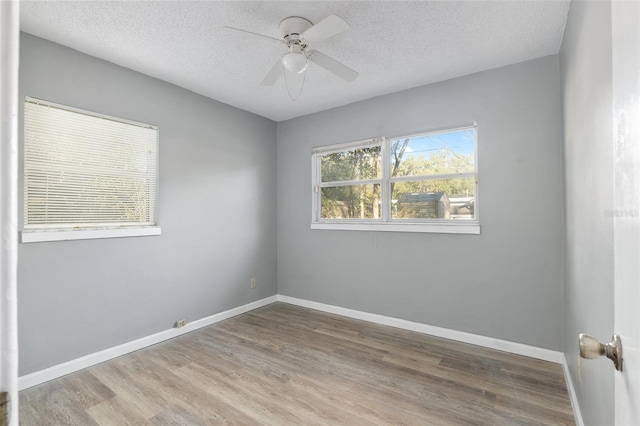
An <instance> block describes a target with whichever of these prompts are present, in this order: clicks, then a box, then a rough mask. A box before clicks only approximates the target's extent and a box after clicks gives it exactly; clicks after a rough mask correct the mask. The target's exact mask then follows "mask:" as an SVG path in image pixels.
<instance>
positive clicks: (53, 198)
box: [22, 98, 160, 242]
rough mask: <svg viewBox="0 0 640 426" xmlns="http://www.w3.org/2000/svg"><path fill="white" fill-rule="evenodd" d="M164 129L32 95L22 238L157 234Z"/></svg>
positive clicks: (26, 140)
mask: <svg viewBox="0 0 640 426" xmlns="http://www.w3.org/2000/svg"><path fill="white" fill-rule="evenodd" d="M157 164H158V128H157V127H155V126H150V125H147V124H141V123H135V122H132V121H128V120H123V119H119V118H114V117H108V116H104V115H99V114H94V113H91V112H87V111H81V110H78V109H75V108H70V107H66V106H62V105H57V104H53V103H50V102H46V101H41V100H37V99H33V98H26V100H25V110H24V229H23V232H22V242H32V241H52V240H64V239H84V238H105V237H116V236H134V235H158V234H159V233H160V228H159V227H157V226H156V225H157V224H156V192H157V180H158V179H157Z"/></svg>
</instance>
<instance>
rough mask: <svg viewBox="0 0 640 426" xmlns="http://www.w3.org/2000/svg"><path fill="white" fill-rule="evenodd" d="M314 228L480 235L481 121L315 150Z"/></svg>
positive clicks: (312, 225)
mask: <svg viewBox="0 0 640 426" xmlns="http://www.w3.org/2000/svg"><path fill="white" fill-rule="evenodd" d="M312 165H313V167H312V169H313V198H312V199H313V203H312V208H313V218H312V224H311V227H312V228H314V229H351V230H383V231H408V232H447V233H470V234H478V233H480V226H479V223H478V208H477V206H478V203H477V161H476V127H475V125H470V126H465V127H460V128H455V129H447V130H438V131H431V132H427V133H421V134H414V135H409V136H402V137H396V138H382V137H381V138H375V139H370V140H367V141H359V142H352V143H347V144H340V145H332V146H326V147H320V148H316V149H314V152H313V163H312Z"/></svg>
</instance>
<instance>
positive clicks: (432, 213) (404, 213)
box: [391, 178, 475, 219]
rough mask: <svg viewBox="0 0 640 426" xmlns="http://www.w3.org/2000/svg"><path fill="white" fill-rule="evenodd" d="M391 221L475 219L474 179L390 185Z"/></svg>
mask: <svg viewBox="0 0 640 426" xmlns="http://www.w3.org/2000/svg"><path fill="white" fill-rule="evenodd" d="M391 217H392V218H394V219H475V180H474V178H462V179H440V180H423V181H413V182H396V183H392V184H391Z"/></svg>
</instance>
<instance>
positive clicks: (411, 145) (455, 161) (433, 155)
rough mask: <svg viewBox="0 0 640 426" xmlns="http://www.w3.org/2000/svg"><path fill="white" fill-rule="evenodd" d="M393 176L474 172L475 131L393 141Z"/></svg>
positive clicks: (467, 130) (458, 131)
mask: <svg viewBox="0 0 640 426" xmlns="http://www.w3.org/2000/svg"><path fill="white" fill-rule="evenodd" d="M390 148H391V158H390V160H391V176H392V177H396V176H420V175H423V176H424V175H433V174H444V173H461V172H473V171H475V165H474V162H475V155H474V149H475V129H462V130H456V131H453V132H446V133H435V134H431V135H423V136H414V137H410V138H401V139H393V140H391V143H390Z"/></svg>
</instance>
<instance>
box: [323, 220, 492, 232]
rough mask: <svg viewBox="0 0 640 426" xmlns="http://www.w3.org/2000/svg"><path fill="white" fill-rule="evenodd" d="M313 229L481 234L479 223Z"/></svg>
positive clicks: (341, 225) (337, 225)
mask: <svg viewBox="0 0 640 426" xmlns="http://www.w3.org/2000/svg"><path fill="white" fill-rule="evenodd" d="M311 229H326V230H332V231H383V232H429V233H433V234H474V235H479V234H480V225H478V224H477V223H464V224H463V223H446V224H445V223H443V224H435V223H411V224H409V223H393V222H380V223H362V222H360V223H344V222H342V223H335V222H317V223H311Z"/></svg>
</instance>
